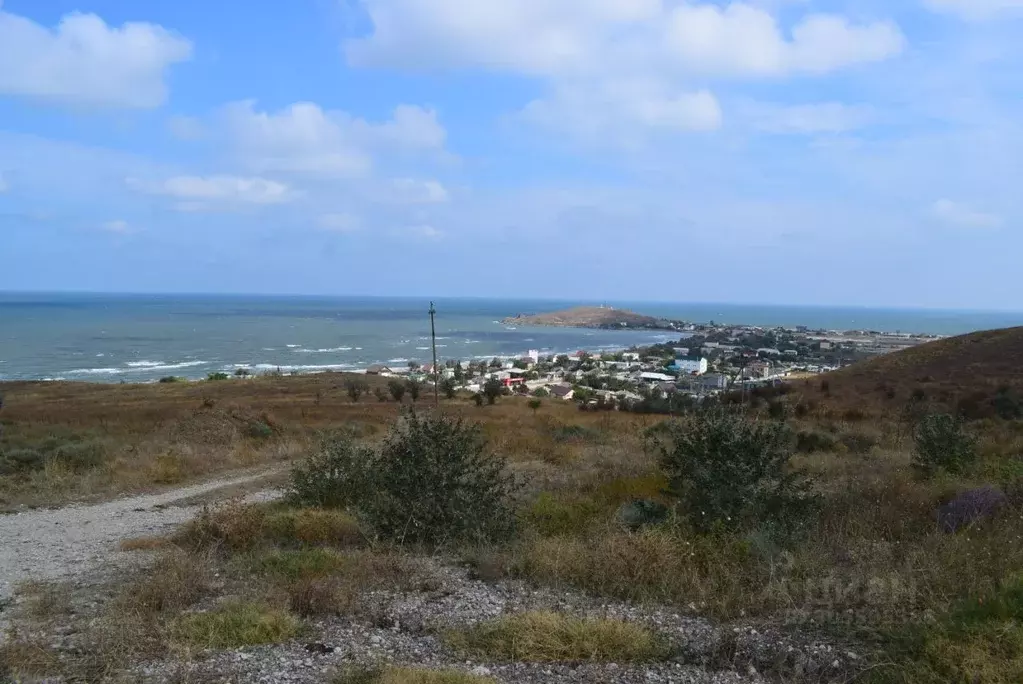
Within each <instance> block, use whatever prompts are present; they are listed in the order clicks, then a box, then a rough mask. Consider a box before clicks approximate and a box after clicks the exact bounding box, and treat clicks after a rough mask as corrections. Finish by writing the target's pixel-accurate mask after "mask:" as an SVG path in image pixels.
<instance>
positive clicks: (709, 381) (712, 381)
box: [700, 373, 728, 390]
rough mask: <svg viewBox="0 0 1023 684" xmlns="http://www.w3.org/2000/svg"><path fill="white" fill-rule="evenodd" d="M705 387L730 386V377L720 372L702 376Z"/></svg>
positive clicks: (701, 382)
mask: <svg viewBox="0 0 1023 684" xmlns="http://www.w3.org/2000/svg"><path fill="white" fill-rule="evenodd" d="M700 384H701V385H703V389H707V390H723V389H727V388H728V377H727V376H725V375H721V374H720V373H709V374H707V375H704V376H702V377H701V378H700Z"/></svg>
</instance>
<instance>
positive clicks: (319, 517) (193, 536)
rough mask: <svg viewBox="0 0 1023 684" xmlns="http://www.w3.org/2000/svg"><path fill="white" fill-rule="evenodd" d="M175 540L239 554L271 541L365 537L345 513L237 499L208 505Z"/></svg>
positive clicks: (324, 542) (335, 541)
mask: <svg viewBox="0 0 1023 684" xmlns="http://www.w3.org/2000/svg"><path fill="white" fill-rule="evenodd" d="M174 541H175V542H177V543H178V544H180V545H181V546H183V547H185V548H188V549H192V550H218V549H223V550H227V551H235V552H237V551H249V550H252V549H255V548H257V547H259V546H262V545H264V544H267V543H272V544H277V545H281V546H285V547H288V546H296V545H298V546H301V545H305V546H335V547H348V546H357V545H360V544H361V543H362V542H363V541H364V536H363V534H362V532H361V530H360V528H359V524H358V522H357V521H356V520H355V518H353V517H352V516H351V515H350V514H348V513H346V512H344V511H339V510H333V509H319V508H300V509H295V508H290V507H286V506H280V505H265V504H242V503H238V502H231V503H228V504H225V505H223V506H220V507H218V508H212V509H211V508H207V509H204V510H203V511H202V512H201V513H200V514H199V515H198V516H196V517H195V518H194V519H193V520H192V521H190V522H189V523H187V524H186V525H185V526H184V527H182V528H181V530H180V531H179V532H178V533H177V535H175V537H174Z"/></svg>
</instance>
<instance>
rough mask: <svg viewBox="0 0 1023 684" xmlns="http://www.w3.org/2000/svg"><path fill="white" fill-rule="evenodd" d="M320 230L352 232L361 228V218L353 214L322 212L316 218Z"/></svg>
mask: <svg viewBox="0 0 1023 684" xmlns="http://www.w3.org/2000/svg"><path fill="white" fill-rule="evenodd" d="M316 226H317V228H319V229H320V230H325V231H328V232H331V233H354V232H357V231H360V230H362V227H363V226H362V219H360V218H359V217H358V216H355V215H354V214H347V213H340V214H324V215H322V216H320V217H319V218H318V219H317V220H316Z"/></svg>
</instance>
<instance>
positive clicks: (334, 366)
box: [252, 363, 354, 373]
mask: <svg viewBox="0 0 1023 684" xmlns="http://www.w3.org/2000/svg"><path fill="white" fill-rule="evenodd" d="M252 368H255V369H256V370H265V371H273V370H278V369H280V370H281V371H283V372H285V373H290V372H291V371H300V372H301V371H308V372H316V371H328V370H345V369H347V368H354V366H352V364H350V363H325V364H322V365H316V364H310V365H295V366H289V365H284V364H276V363H257V364H256V365H255V366H252Z"/></svg>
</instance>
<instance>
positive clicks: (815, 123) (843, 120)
mask: <svg viewBox="0 0 1023 684" xmlns="http://www.w3.org/2000/svg"><path fill="white" fill-rule="evenodd" d="M745 114H746V116H747V117H748V118H749V119H751V120H752V123H753V126H754V128H756V129H757V130H760V131H764V132H766V133H781V134H815V133H846V132H848V131H853V130H856V129H859V128H863V127H864V126H867V125H869V124H870V122H871V121H872V120H873V119H874V112H873V110H871V108H869V107H866V106H857V105H847V104H842V103H840V102H821V103H815V104H804V105H790V106H783V105H775V104H767V103H757V104H753V105H750V106H748V107H747V108H746V112H745Z"/></svg>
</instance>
